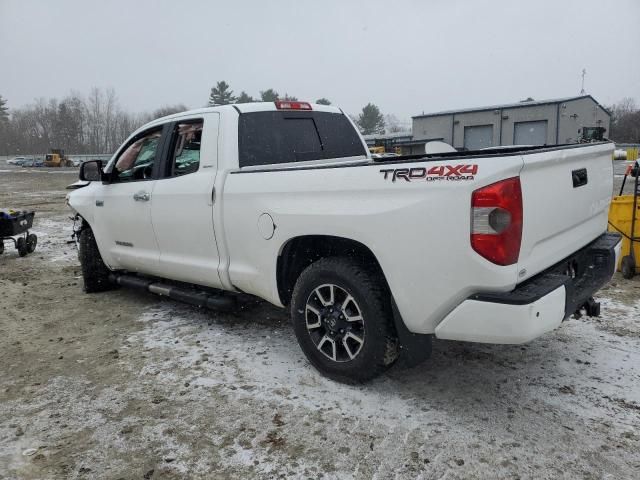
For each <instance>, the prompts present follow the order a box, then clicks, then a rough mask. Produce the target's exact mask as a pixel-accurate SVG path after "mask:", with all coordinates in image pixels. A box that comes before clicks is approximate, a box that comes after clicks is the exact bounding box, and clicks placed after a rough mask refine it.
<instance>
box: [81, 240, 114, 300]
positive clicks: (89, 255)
mask: <svg viewBox="0 0 640 480" xmlns="http://www.w3.org/2000/svg"><path fill="white" fill-rule="evenodd" d="M79 243H80V253H79V255H78V256H79V257H80V264H81V266H82V277H83V278H84V291H85V292H87V293H94V292H104V291H106V290H111V289H113V288H114V286H113V284H112V283H111V282H109V274H110V273H111V272H110V271H109V269H108V268H107V266H106V265H105V264H104V262H103V261H102V256H100V251H99V250H98V244H97V243H96V239H95V237H94V235H93V231H92V230H91V228H84V229H82V231H81V232H80V242H79Z"/></svg>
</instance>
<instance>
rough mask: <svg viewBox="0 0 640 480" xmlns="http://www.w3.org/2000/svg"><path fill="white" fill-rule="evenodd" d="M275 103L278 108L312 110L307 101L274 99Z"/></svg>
mask: <svg viewBox="0 0 640 480" xmlns="http://www.w3.org/2000/svg"><path fill="white" fill-rule="evenodd" d="M275 104H276V108H277V109H278V110H312V108H311V104H310V103H308V102H289V101H287V100H276V101H275Z"/></svg>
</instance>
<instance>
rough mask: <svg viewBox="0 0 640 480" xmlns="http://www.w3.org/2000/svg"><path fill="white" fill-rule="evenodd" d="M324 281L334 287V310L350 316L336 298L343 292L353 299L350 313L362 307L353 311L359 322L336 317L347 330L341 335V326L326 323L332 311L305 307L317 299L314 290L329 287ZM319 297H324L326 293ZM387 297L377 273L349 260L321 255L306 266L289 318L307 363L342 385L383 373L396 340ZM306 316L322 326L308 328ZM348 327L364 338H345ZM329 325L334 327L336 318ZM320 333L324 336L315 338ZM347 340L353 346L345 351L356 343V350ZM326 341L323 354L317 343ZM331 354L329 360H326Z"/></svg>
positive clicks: (392, 357) (324, 307) (391, 359)
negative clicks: (357, 340) (326, 345)
mask: <svg viewBox="0 0 640 480" xmlns="http://www.w3.org/2000/svg"><path fill="white" fill-rule="evenodd" d="M323 285H333V286H334V287H336V289H335V292H336V293H335V295H333V294H331V295H333V300H334V301H335V303H334V305H335V306H336V308H335V309H332V311H333V310H335V311H336V312H343V313H344V315H346V316H348V315H347V312H346V311H345V310H344V307H343V306H342V304H344V305H345V306H346V305H347V303H348V301H346V300H344V301H342V302H340V300H339V296H340V295H343V299H344V298H345V297H344V295H345V294H346V295H350V296H351V297H352V298H353V300H354V301H355V303H349V305H350V307H347V308H348V309H350V312H352V311H355V310H352V308H356V309H357V310H358V311H360V315H356V314H352V316H353V317H354V318H356V317H358V316H360V317H361V318H362V321H361V322H357V323H358V325H356V324H355V323H356V322H353V321H351V322H350V321H346V320H338V319H337V318H335V320H336V321H339V322H342V323H340V324H339V325H341V326H344V327H345V330H346V331H347V332H346V333H344V334H341V333H343V332H344V330H343V329H339V330H338V329H336V330H335V331H334V330H331V329H330V327H329V326H328V325H329V323H327V322H329V321H330V320H331V319H330V318H329V317H331V316H332V315H333V316H335V315H336V314H335V313H327V315H325V316H322V315H320V314H318V315H315V314H313V313H308V311H307V302H309V303H310V304H311V303H313V302H319V301H320V300H319V296H318V295H317V294H316V292H317V290H316V289H318V288H331V289H332V290H331V291H333V287H321V286H323ZM322 295H325V296H327V297H328V296H329V295H330V294H329V293H324V294H322ZM346 298H348V297H346ZM390 300H391V295H390V293H389V290H388V288H387V286H386V284H385V282H384V279H383V278H381V275H380V274H378V273H376V272H374V271H372V270H371V269H368V268H366V267H365V266H363V265H362V264H359V263H357V262H355V261H354V260H352V259H350V258H347V257H329V258H323V259H320V260H318V261H317V262H315V263H313V264H311V265H310V266H309V267H307V268H306V270H304V271H303V272H302V274H301V275H300V277H299V278H298V280H297V282H296V285H295V287H294V289H293V295H292V299H291V320H292V322H293V330H294V332H295V334H296V337H297V339H298V343H299V344H300V347H301V348H302V351H303V352H304V354H305V355H306V357H307V359H308V360H309V362H311V364H312V365H313V366H314V367H315V368H316V369H317V370H318V371H319V372H320V373H321V374H323V375H325V376H327V377H329V378H331V379H333V380H336V381H339V382H344V383H362V382H366V381H368V380H371V379H373V378H375V377H377V376H378V375H380V374H381V373H383V372H384V371H385V370H386V369H387V368H389V367H390V366H391V365H392V364H393V362H394V361H395V360H396V358H397V357H398V348H397V343H398V341H397V336H396V332H395V329H394V326H393V314H392V310H391V301H390ZM315 305H318V304H317V303H316V304H315ZM328 310H329V306H327V305H324V302H323V303H322V311H324V312H328ZM307 315H310V318H311V320H310V321H311V323H312V324H313V325H315V324H316V322H317V323H318V324H320V325H321V326H318V327H311V328H307ZM314 316H315V317H314ZM322 318H324V320H322ZM340 318H343V315H340ZM360 324H361V325H360ZM352 325H353V328H358V329H359V331H358V332H356V334H357V336H358V337H361V339H362V342H359V343H358V342H356V343H354V342H353V341H352V337H351V338H348V337H347V336H348V335H350V333H351V328H352ZM332 327H336V323H335V321H334V323H333V324H332ZM315 329H317V330H315ZM318 337H322V338H321V339H320V340H318ZM325 337H329V338H330V339H332V340H333V343H331V340H328V341H326V340H325V341H323V340H324V338H325ZM349 342H351V348H349V349H348V350H355V348H354V346H357V348H358V349H357V351H356V353H355V355H354V356H352V352H351V351H348V350H347V349H345V344H346V343H349ZM326 343H329V349H326V348H324V351H325V352H326V353H323V351H322V348H321V347H324V346H325V344H326ZM320 344H322V345H320ZM319 345H320V346H319ZM336 345H338V346H336ZM337 348H341V349H342V350H343V352H342V359H339V357H338V355H337V353H336V349H337ZM327 350H328V352H327ZM329 354H331V356H332V357H333V358H330V357H329V356H328V355H329ZM347 354H348V356H346V355H347Z"/></svg>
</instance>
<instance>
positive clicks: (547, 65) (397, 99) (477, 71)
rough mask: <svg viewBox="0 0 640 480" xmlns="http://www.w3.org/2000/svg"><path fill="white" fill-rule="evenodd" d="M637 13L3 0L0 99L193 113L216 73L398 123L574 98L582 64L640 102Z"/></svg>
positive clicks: (589, 3) (602, 95)
mask: <svg viewBox="0 0 640 480" xmlns="http://www.w3.org/2000/svg"><path fill="white" fill-rule="evenodd" d="M639 20H640V1H638V0H608V1H603V0H577V1H565V0H552V1H548V0H534V1H528V2H520V1H507V0H506V1H498V0H492V1H489V0H485V1H472V0H467V1H454V0H432V1H400V0H389V1H371V0H370V1H362V2H356V1H327V0H316V1H304V0H291V1H271V2H268V1H264V0H262V1H248V0H247V1H242V0H234V1H231V2H216V1H197V0H190V1H185V2H182V1H177V0H173V1H133V0H126V1H120V0H117V1H89V0H57V1H46V0H43V1H35V0H0V72H2V73H1V74H0V95H2V96H3V97H5V98H6V99H7V100H8V102H9V103H8V104H9V107H19V106H21V105H24V104H26V103H30V102H32V101H33V99H34V98H36V97H58V98H61V97H63V96H64V95H66V94H68V93H69V92H70V91H71V90H75V91H79V92H81V93H83V94H87V93H88V92H89V89H90V88H91V87H92V86H99V87H113V88H115V90H116V93H117V95H118V98H119V101H120V105H121V106H122V107H123V108H124V109H127V110H129V111H142V110H153V109H155V108H157V107H159V106H161V105H166V104H175V103H184V104H186V105H187V106H189V107H192V108H195V107H200V106H202V105H204V104H205V103H206V102H207V99H208V95H209V90H210V88H211V86H212V84H214V83H215V82H216V81H217V80H226V81H227V82H229V83H230V84H231V87H232V89H233V90H234V92H235V93H236V94H237V93H240V91H241V90H246V91H247V92H248V93H249V94H251V95H253V96H257V95H258V92H259V91H260V90H266V89H267V88H274V89H275V90H276V91H278V92H279V93H281V94H284V93H285V92H287V93H289V94H291V95H295V96H297V97H298V98H300V99H301V100H303V99H304V100H311V101H314V100H316V99H317V98H320V97H327V98H329V99H330V100H331V101H332V102H333V103H334V104H337V105H339V106H341V107H343V108H344V109H345V110H346V111H348V112H350V113H357V112H358V111H360V109H361V108H362V107H363V106H364V105H365V104H366V103H368V102H373V103H375V104H377V105H378V106H380V108H381V110H382V111H383V113H394V114H396V115H397V116H398V117H400V118H402V119H408V118H409V117H410V116H412V115H417V114H420V113H422V112H423V111H425V112H432V111H438V110H444V109H450V108H464V107H474V106H482V105H491V104H496V103H506V102H512V101H518V100H521V99H523V98H526V97H529V96H531V97H533V98H535V99H536V100H538V99H547V98H555V97H563V96H570V95H576V94H579V93H580V72H581V70H582V68H586V69H587V76H586V82H585V83H586V85H585V89H586V91H587V93H590V94H592V95H593V96H594V97H595V98H596V99H597V100H598V101H600V102H601V103H603V104H611V103H613V102H616V101H618V100H620V99H621V98H623V97H634V98H635V99H636V101H637V102H638V103H640V27H638V21H639ZM634 24H635V26H634Z"/></svg>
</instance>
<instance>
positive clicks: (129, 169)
mask: <svg viewBox="0 0 640 480" xmlns="http://www.w3.org/2000/svg"><path fill="white" fill-rule="evenodd" d="M161 136H162V130H154V131H152V132H147V133H144V134H143V135H142V136H141V137H139V138H138V139H136V140H134V141H133V142H132V143H131V144H129V146H128V147H127V148H126V149H125V150H124V151H123V152H122V153H121V154H120V155H119V156H118V159H117V160H116V163H115V165H114V167H113V171H112V172H111V176H112V179H113V181H117V182H130V181H136V180H146V179H149V178H152V177H153V166H154V164H155V162H156V158H157V157H158V145H159V143H160V137H161Z"/></svg>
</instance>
